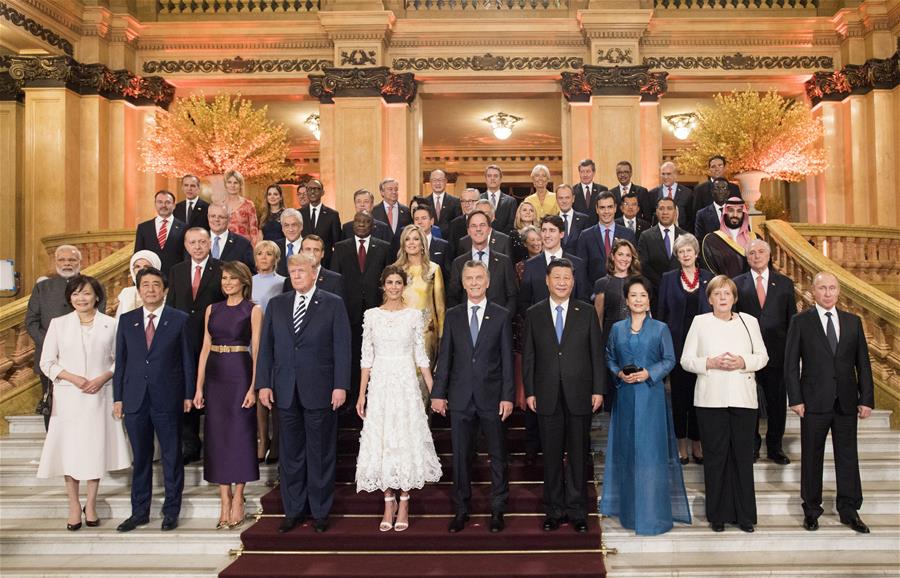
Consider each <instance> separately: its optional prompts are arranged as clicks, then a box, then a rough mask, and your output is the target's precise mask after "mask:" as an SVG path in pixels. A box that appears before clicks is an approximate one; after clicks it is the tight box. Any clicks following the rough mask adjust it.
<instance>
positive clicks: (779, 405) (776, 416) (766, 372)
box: [756, 367, 787, 454]
mask: <svg viewBox="0 0 900 578" xmlns="http://www.w3.org/2000/svg"><path fill="white" fill-rule="evenodd" d="M756 383H758V384H759V386H760V388H761V389H762V391H763V394H764V395H765V397H766V400H765V409H766V450H767V452H768V453H770V454H771V453H775V452H779V451H781V440H782V438H784V422H785V418H786V416H787V392H786V391H785V386H784V370H783V369H782V368H780V367H767V368H765V369H761V370H759V371H757V372H756ZM760 446H762V437H761V436H760V435H759V413H757V418H756V449H759V448H760Z"/></svg>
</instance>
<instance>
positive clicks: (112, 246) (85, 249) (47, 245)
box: [41, 229, 134, 268]
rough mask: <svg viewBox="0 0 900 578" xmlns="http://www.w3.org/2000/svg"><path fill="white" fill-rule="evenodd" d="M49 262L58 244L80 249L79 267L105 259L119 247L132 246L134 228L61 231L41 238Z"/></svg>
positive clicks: (88, 265)
mask: <svg viewBox="0 0 900 578" xmlns="http://www.w3.org/2000/svg"><path fill="white" fill-rule="evenodd" d="M41 243H42V244H43V245H44V249H45V250H46V251H47V255H49V256H50V258H51V262H52V259H53V253H54V252H55V251H56V248H57V247H59V246H60V245H75V246H76V247H78V250H79V251H81V267H82V268H86V267H90V266H91V265H93V264H94V263H98V262H100V261H102V260H103V259H106V258H107V257H109V256H110V255H112V254H113V253H115V252H116V251H118V250H119V249H121V248H123V247H126V246H132V245H133V243H134V229H112V230H109V231H87V232H84V233H76V234H74V235H72V234H69V233H62V234H60V235H50V236H48V237H44V238H42V239H41Z"/></svg>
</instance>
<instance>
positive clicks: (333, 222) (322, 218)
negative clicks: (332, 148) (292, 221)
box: [300, 179, 341, 267]
mask: <svg viewBox="0 0 900 578" xmlns="http://www.w3.org/2000/svg"><path fill="white" fill-rule="evenodd" d="M323 194H325V189H324V187H323V186H322V181H320V180H318V179H310V181H309V182H308V183H307V184H306V196H307V198H308V199H309V204H308V205H306V206H305V207H303V208H302V209H300V215H302V216H303V230H304V231H306V234H307V235H309V234H315V235H318V236H319V237H320V238H321V239H322V241H324V242H325V257H324V258H323V259H322V261H323V262H324V263H325V266H326V267H328V264H329V263H330V262H331V251H332V250H333V249H334V244H335V243H337V242H338V241H340V240H341V216H340V214H339V213H338V212H337V211H335V210H334V209H332V208H331V207H326V206H325V204H324V203H323V202H322V195H323Z"/></svg>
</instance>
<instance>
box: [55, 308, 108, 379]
mask: <svg viewBox="0 0 900 578" xmlns="http://www.w3.org/2000/svg"><path fill="white" fill-rule="evenodd" d="M81 340H82V332H81V322H80V321H79V319H78V314H77V313H75V312H74V311H73V312H72V313H67V314H65V315H63V316H61V317H57V318H55V319H53V320H52V321H51V322H50V328H49V329H48V330H47V338H46V340H45V341H44V348H43V350H42V352H41V357H40V358H39V361H40V362H41V371H42V372H43V373H44V375H46V376H47V377H48V378H49V379H50V380H51V381H52V382H53V387H58V386H60V385H62V386H69V387H75V386H74V384H72V383H71V382H69V381H66V380H64V379H62V378H60V377H59V374H60V373H62V372H63V371H68V372H70V373H74V374H75V375H80V376H82V377H86V378H87V379H93V378H95V377H97V376H98V375H102V374H104V373H106V372H107V371H113V370H114V369H115V364H116V355H115V353H116V320H115V319H113V318H112V317H110V316H108V315H105V314H103V313H101V312H99V311H98V312H97V314H96V315H95V316H94V327H93V330H92V331H91V332H90V333H89V334H88V335H87V338H86V341H85V342H84V347H82V341H81ZM85 351H89V352H90V355H85ZM109 383H110V382H107V383H105V384H103V385H104V386H106V385H108V384H109Z"/></svg>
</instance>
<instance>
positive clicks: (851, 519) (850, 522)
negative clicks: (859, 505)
mask: <svg viewBox="0 0 900 578" xmlns="http://www.w3.org/2000/svg"><path fill="white" fill-rule="evenodd" d="M841 524H843V525H845V526H850V529H851V530H853V531H854V532H859V533H860V534H868V533H869V527H868V526H866V523H865V522H863V521H862V519H860V517H859V514H856V515H853V516H841Z"/></svg>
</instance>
